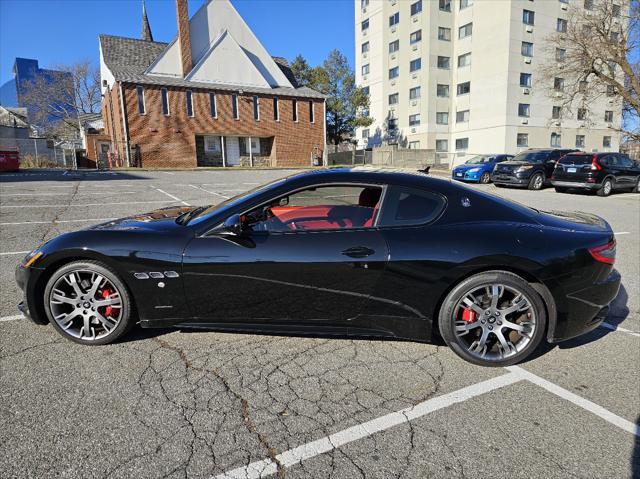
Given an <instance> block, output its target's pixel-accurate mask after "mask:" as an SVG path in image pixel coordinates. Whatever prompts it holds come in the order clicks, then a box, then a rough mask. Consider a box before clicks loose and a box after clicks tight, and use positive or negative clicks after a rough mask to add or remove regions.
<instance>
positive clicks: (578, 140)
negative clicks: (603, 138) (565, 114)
mask: <svg viewBox="0 0 640 479" xmlns="http://www.w3.org/2000/svg"><path fill="white" fill-rule="evenodd" d="M576 148H584V135H576Z"/></svg>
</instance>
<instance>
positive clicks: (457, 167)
mask: <svg viewBox="0 0 640 479" xmlns="http://www.w3.org/2000/svg"><path fill="white" fill-rule="evenodd" d="M490 166H493V164H492V163H482V164H479V165H459V166H456V167H455V168H454V169H453V170H454V171H467V170H470V169H472V168H480V169H482V168H487V167H490Z"/></svg>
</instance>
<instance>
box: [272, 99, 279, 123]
mask: <svg viewBox="0 0 640 479" xmlns="http://www.w3.org/2000/svg"><path fill="white" fill-rule="evenodd" d="M273 119H274V120H275V121H280V104H279V102H278V99H277V98H274V99H273Z"/></svg>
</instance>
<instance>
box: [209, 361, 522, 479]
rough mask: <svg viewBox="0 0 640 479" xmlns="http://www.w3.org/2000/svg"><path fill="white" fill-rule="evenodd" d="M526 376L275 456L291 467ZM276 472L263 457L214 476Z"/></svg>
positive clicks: (483, 385) (507, 377)
mask: <svg viewBox="0 0 640 479" xmlns="http://www.w3.org/2000/svg"><path fill="white" fill-rule="evenodd" d="M523 379H524V378H523V376H522V375H521V374H519V373H514V372H510V373H508V374H503V375H501V376H498V377H495V378H492V379H488V380H486V381H482V382H480V383H477V384H473V385H471V386H467V387H465V388H462V389H458V390H457V391H453V392H451V393H448V394H443V395H442V396H438V397H435V398H432V399H428V400H427V401H423V402H421V403H419V404H417V405H415V406H411V407H408V408H405V409H401V410H399V411H396V412H392V413H390V414H386V415H384V416H381V417H378V418H376V419H372V420H371V421H367V422H364V423H362V424H357V425H355V426H352V427H349V428H347V429H343V430H342V431H339V432H336V433H334V434H331V435H329V436H327V437H324V438H322V439H318V440H316V441H312V442H308V443H306V444H303V445H301V446H298V447H295V448H293V449H289V450H288V451H285V452H283V453H281V454H278V455H277V456H276V459H277V461H278V463H280V464H281V465H282V466H283V467H291V466H293V465H296V464H299V463H300V462H302V461H304V460H307V459H310V458H312V457H315V456H318V455H320V454H324V453H326V452H329V451H332V450H334V449H337V448H339V447H341V446H344V445H345V444H348V443H350V442H353V441H357V440H359V439H362V438H365V437H368V436H371V435H373V434H375V433H378V432H381V431H385V430H387V429H390V428H392V427H394V426H397V425H399V424H405V423H408V422H409V421H412V420H414V419H418V418H420V417H422V416H425V415H427V414H430V413H432V412H435V411H438V410H440V409H444V408H446V407H449V406H452V405H454V404H458V403H461V402H463V401H466V400H467V399H471V398H474V397H476V396H480V395H482V394H485V393H488V392H491V391H494V390H496V389H499V388H502V387H505V386H509V385H511V384H514V383H517V382H518V381H522V380H523ZM277 471H278V464H277V463H276V462H274V461H272V460H271V459H264V460H262V461H256V462H252V463H251V464H249V465H247V466H245V467H239V468H237V469H233V470H231V471H227V472H225V473H222V474H220V475H218V476H215V478H216V479H230V478H238V479H240V478H242V479H257V478H260V477H267V476H270V475H272V474H275V473H276V472H277Z"/></svg>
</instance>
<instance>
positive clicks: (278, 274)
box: [183, 185, 388, 327]
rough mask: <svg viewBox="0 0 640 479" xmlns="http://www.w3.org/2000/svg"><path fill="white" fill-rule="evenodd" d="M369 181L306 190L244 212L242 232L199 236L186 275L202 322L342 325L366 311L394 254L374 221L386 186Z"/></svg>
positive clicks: (186, 263) (187, 259)
mask: <svg viewBox="0 0 640 479" xmlns="http://www.w3.org/2000/svg"><path fill="white" fill-rule="evenodd" d="M367 188H368V187H367V186H365V185H346V186H332V187H330V188H325V187H323V186H320V187H316V188H315V189H310V188H307V189H303V190H301V191H297V192H295V193H294V194H291V195H288V196H286V197H280V198H274V199H272V200H270V201H269V202H268V204H267V205H261V206H260V207H259V208H255V209H254V210H252V211H249V212H246V214H243V215H242V218H243V221H244V222H245V229H244V231H243V232H242V233H241V234H240V235H230V234H227V232H225V231H224V230H223V229H222V230H220V231H217V230H214V231H212V232H210V233H209V234H206V235H204V236H201V237H198V238H195V239H193V240H192V242H191V243H190V244H189V245H188V246H187V248H186V250H185V254H184V263H183V264H184V266H183V274H184V281H185V294H186V296H187V299H188V302H189V304H190V305H191V308H192V313H193V315H194V317H195V318H197V321H200V322H216V323H234V322H236V323H251V324H253V323H260V324H272V325H294V324H297V325H302V326H314V325H315V326H338V327H341V326H344V325H345V324H346V323H347V321H348V319H350V318H352V317H355V316H357V315H358V314H360V311H361V309H362V307H363V305H364V302H365V301H366V299H367V297H368V296H369V295H370V294H371V292H372V290H373V288H374V287H375V285H376V284H377V282H378V280H379V279H380V277H381V274H382V271H383V269H384V266H385V263H386V260H387V256H388V250H387V246H386V243H385V241H384V238H383V237H382V235H381V233H380V231H379V230H378V229H377V228H376V227H375V226H374V225H375V220H376V218H375V217H376V215H377V211H378V208H377V204H378V203H379V201H380V197H381V192H382V190H383V188H382V187H375V188H376V189H377V190H376V191H377V195H376V194H374V195H373V197H371V195H369V198H365V197H366V196H367V195H366V194H363V192H364V191H365V190H367ZM362 203H364V204H362Z"/></svg>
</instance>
